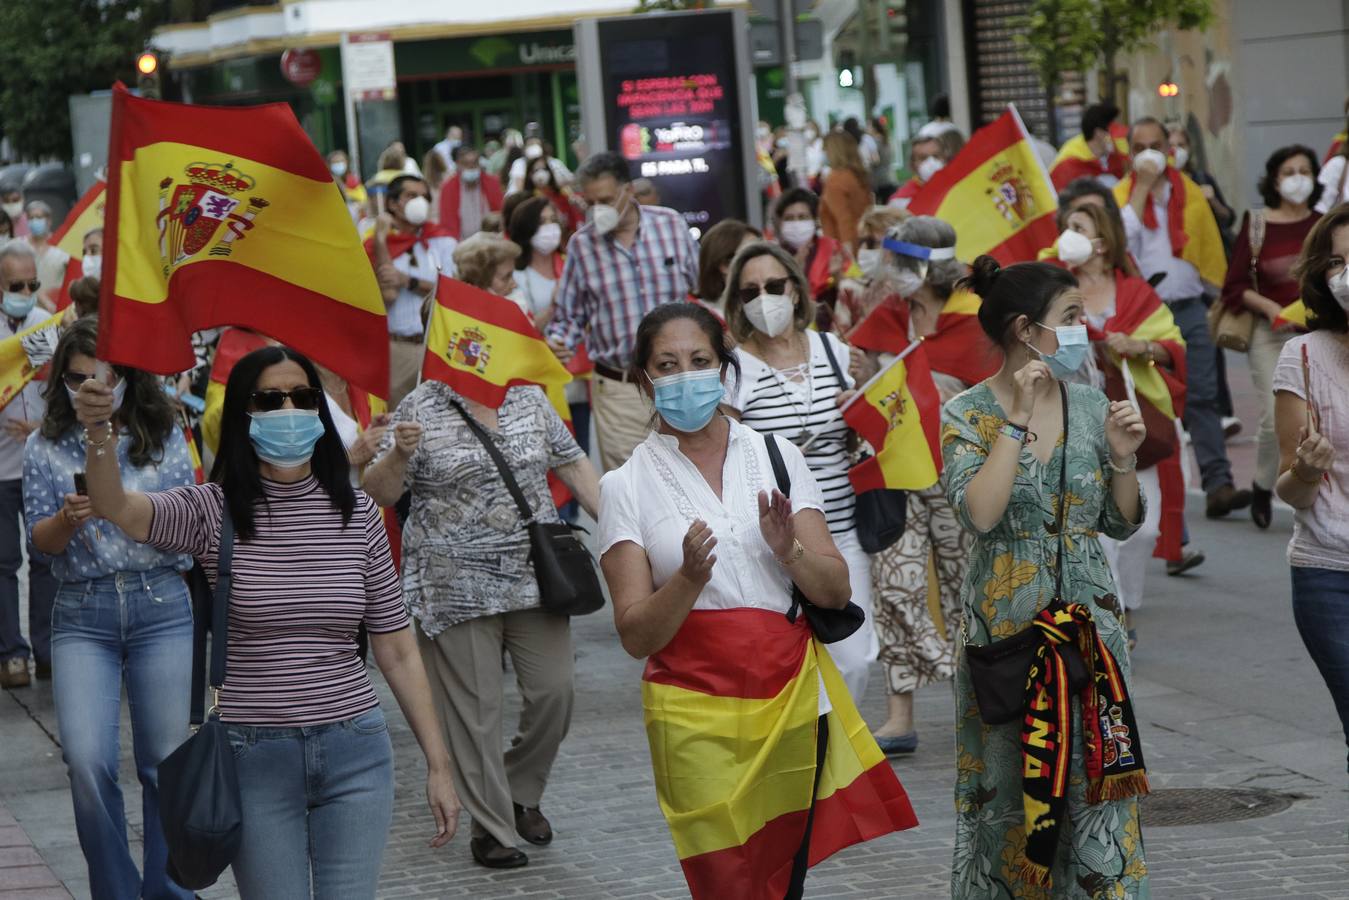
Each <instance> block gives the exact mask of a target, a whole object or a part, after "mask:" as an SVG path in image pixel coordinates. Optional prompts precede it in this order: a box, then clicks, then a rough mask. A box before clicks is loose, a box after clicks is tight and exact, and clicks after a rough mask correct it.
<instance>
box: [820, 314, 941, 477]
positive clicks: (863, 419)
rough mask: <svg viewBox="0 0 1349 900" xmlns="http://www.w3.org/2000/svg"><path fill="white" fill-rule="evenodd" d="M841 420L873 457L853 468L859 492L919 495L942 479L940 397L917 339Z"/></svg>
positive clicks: (847, 407)
mask: <svg viewBox="0 0 1349 900" xmlns="http://www.w3.org/2000/svg"><path fill="white" fill-rule="evenodd" d="M843 420H844V421H845V422H847V423H848V424H849V425H850V426H852V429H853V430H854V431H856V432H857V433H858V434H859V435H861V436H862V438H863V439H865V440H866V441H867V442H868V443H870V444H871V447H872V450H873V451H874V452H875V455H874V456H871V457H869V458H868V459H864V460H863V461H862V462H860V463H858V464H857V465H855V466H853V467H852V470H851V471H849V473H848V478H849V479H850V480H851V481H852V485H853V489H854V490H855V491H857V492H858V493H861V492H863V491H871V490H876V489H879V488H887V489H890V490H912V491H921V490H924V489H926V488H930V487H932V485H934V484H936V483H937V478H938V476H939V475H941V467H942V458H941V395H940V394H939V393H937V386H936V385H935V384H934V383H933V382H932V371H931V369H930V368H929V367H928V361H927V354H926V353H925V352H924V348H923V340H922V339H921V338H920V339H918V340H916V341H914V342H913V343H912V344H910V345H909V347H908V348H907V349H905V350H904V352H902V353H900V354H899V355H898V356H896V357H895V359H894V361H893V362H891V363H890V365H888V366H886V367H885V368H884V369H882V370H881V371H879V372H877V373H876V375H875V376H874V377H873V378H872V379H871V380H870V381H868V382H867V383H866V384H864V385H863V386H862V387H861V388H860V389H859V390H858V393H857V395H856V396H855V397H853V398H852V399H851V400H849V401H848V403H846V404H844V406H843Z"/></svg>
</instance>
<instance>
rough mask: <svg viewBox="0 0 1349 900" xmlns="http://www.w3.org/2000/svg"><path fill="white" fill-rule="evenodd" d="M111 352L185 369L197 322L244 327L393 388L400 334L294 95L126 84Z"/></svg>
mask: <svg viewBox="0 0 1349 900" xmlns="http://www.w3.org/2000/svg"><path fill="white" fill-rule="evenodd" d="M108 156H109V159H108V206H107V223H106V230H105V234H104V247H103V265H104V272H105V277H104V279H103V293H102V297H101V298H100V316H101V321H100V327H99V347H98V350H99V356H100V357H101V358H103V359H106V360H108V361H109V362H115V363H121V364H123V365H129V366H136V367H138V368H141V369H148V370H149V371H152V372H160V373H163V374H172V373H175V372H181V371H184V370H186V369H190V368H192V365H193V363H194V358H193V353H192V341H191V336H192V332H194V331H198V330H200V329H203V328H212V327H215V326H219V325H240V326H243V327H245V328H251V329H253V330H254V331H258V332H260V333H262V334H266V335H269V336H270V337H273V338H275V339H277V340H278V341H280V342H281V343H283V344H286V345H288V346H291V347H294V348H295V349H296V350H299V351H300V352H301V353H304V354H305V355H307V356H310V357H312V358H313V359H314V360H315V361H317V362H319V363H322V364H323V365H324V366H327V367H328V368H329V369H332V370H333V371H334V372H337V373H338V374H340V375H342V377H344V378H345V379H347V381H350V382H352V383H353V384H356V385H359V386H360V387H362V388H364V389H365V390H368V391H370V392H372V393H374V394H376V395H379V396H383V395H384V394H386V393H387V392H388V384H389V339H388V331H387V326H386V324H385V316H384V301H383V299H382V298H381V297H380V292H379V286H378V284H377V283H376V282H375V273H374V271H373V270H372V269H371V267H370V262H369V260H368V259H367V258H366V255H365V253H364V251H363V250H362V249H361V242H360V240H359V238H357V236H356V229H355V227H354V226H353V225H352V222H351V216H350V214H348V212H347V207H346V204H345V203H344V202H343V200H342V193H341V191H339V190H338V188H337V185H336V184H335V183H334V182H333V179H332V175H331V174H330V173H329V171H328V166H327V165H326V164H325V163H324V161H323V158H322V157H321V156H319V154H318V151H317V150H315V149H314V145H313V144H312V143H310V141H309V137H308V136H307V135H306V134H305V133H304V129H302V128H301V127H300V123H299V122H297V121H296V120H295V114H294V113H292V112H291V109H290V107H289V106H288V105H286V104H284V103H272V104H267V105H265V106H253V107H231V108H221V107H209V106H188V105H183V104H179V103H164V102H160V101H157V100H142V99H140V98H136V97H132V96H131V95H130V94H129V93H127V91H126V89H125V88H123V87H122V86H120V85H119V86H118V87H117V88H116V89H115V90H114V91H113V101H112V137H111V140H110V143H109V151H108Z"/></svg>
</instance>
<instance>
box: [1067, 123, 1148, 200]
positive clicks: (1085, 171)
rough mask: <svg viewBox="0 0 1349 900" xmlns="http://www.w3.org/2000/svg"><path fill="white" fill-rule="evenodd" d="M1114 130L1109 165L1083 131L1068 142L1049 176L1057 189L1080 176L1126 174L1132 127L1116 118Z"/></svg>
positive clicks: (1107, 160)
mask: <svg viewBox="0 0 1349 900" xmlns="http://www.w3.org/2000/svg"><path fill="white" fill-rule="evenodd" d="M1110 134H1111V136H1112V137H1113V138H1114V139H1115V142H1114V143H1115V145H1114V147H1112V148H1111V150H1110V153H1109V154H1108V155H1107V156H1106V160H1105V165H1102V164H1101V160H1100V159H1098V158H1097V157H1096V154H1095V153H1092V151H1091V147H1089V146H1088V145H1087V139H1086V137H1084V136H1083V135H1080V134H1078V135H1074V136H1073V137H1071V138H1069V139H1068V140H1067V141H1065V142H1064V144H1063V146H1062V147H1060V148H1059V153H1058V156H1056V157H1054V165H1052V166H1051V167H1050V169H1049V179H1050V181H1052V182H1053V183H1054V189H1055V190H1056V191H1061V190H1063V189H1064V188H1066V187H1067V186H1068V185H1069V184H1070V183H1072V182H1073V181H1075V180H1076V179H1078V178H1100V177H1101V176H1102V175H1113V176H1115V177H1116V178H1123V177H1124V175H1125V173H1126V172H1128V170H1129V130H1128V128H1127V127H1125V126H1124V125H1123V124H1120V123H1118V122H1112V123H1111V125H1110Z"/></svg>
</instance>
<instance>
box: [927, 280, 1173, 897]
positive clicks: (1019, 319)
mask: <svg viewBox="0 0 1349 900" xmlns="http://www.w3.org/2000/svg"><path fill="white" fill-rule="evenodd" d="M968 281H969V287H970V288H971V289H972V290H973V291H974V292H975V293H977V294H979V295H980V297H982V298H983V305H982V307H981V309H980V312H979V319H980V323H981V324H982V325H983V327H984V330H985V331H986V332H987V333H988V334H989V336H990V337H991V338H992V339H993V340H994V341H996V342H997V343H998V344H999V345H1000V346H1001V347H1002V348H1003V350H1004V353H1005V357H1006V361H1005V363H1004V365H1003V367H1002V369H1001V370H1000V371H999V372H998V373H997V374H996V375H994V376H993V377H992V378H990V379H988V380H987V381H985V382H983V383H982V384H979V385H976V386H975V387H973V388H971V389H970V390H968V391H966V392H964V393H963V394H960V395H959V396H957V397H955V398H953V399H952V400H951V401H950V402H949V403H948V404H947V405H946V407H945V411H944V430H943V438H942V443H943V451H944V456H945V465H946V477H947V479H948V484H947V495H948V497H949V499H950V501H951V505H952V506H953V507H954V508H955V509H956V511H957V513H958V515H959V517H960V519H961V521H962V523H963V524H964V526H965V527H966V528H967V529H969V530H970V531H971V532H972V533H973V534H974V535H975V536H976V539H975V546H974V550H973V553H972V555H971V560H970V569H969V574H968V576H967V578H966V580H965V586H964V590H963V606H964V621H965V625H964V628H965V640H967V641H968V642H969V643H970V644H972V645H981V644H988V643H991V642H994V641H998V640H1003V639H1006V638H1008V637H1011V636H1012V635H1014V634H1016V633H1017V632H1019V631H1021V630H1022V629H1024V628H1027V627H1028V626H1030V625H1031V623H1032V620H1034V619H1035V617H1036V615H1037V614H1038V613H1039V612H1040V611H1041V610H1043V609H1044V608H1045V607H1046V605H1047V604H1048V603H1049V601H1050V599H1051V598H1052V597H1053V594H1054V585H1055V560H1056V557H1057V555H1058V547H1059V541H1058V539H1057V536H1056V535H1055V533H1054V532H1055V530H1056V522H1057V517H1058V515H1059V484H1060V468H1061V466H1062V465H1063V464H1064V461H1065V459H1066V465H1067V467H1068V471H1067V479H1066V483H1067V491H1066V494H1067V503H1066V507H1067V508H1066V517H1067V518H1066V521H1067V526H1066V529H1065V548H1066V549H1065V554H1064V560H1063V584H1064V587H1063V601H1064V602H1065V603H1067V604H1081V605H1082V606H1084V607H1086V610H1087V611H1089V613H1090V620H1091V621H1092V622H1094V624H1095V626H1096V631H1097V634H1098V635H1099V637H1100V639H1101V642H1102V644H1103V645H1104V647H1105V648H1106V649H1107V650H1108V651H1109V655H1110V656H1112V657H1113V660H1114V661H1115V662H1116V664H1117V666H1118V671H1119V674H1120V675H1122V680H1123V684H1124V685H1125V686H1127V685H1128V682H1129V659H1128V652H1127V649H1126V646H1125V643H1126V638H1125V633H1124V630H1123V626H1122V623H1121V619H1120V610H1119V605H1118V602H1117V601H1116V597H1115V584H1114V580H1113V578H1112V577H1111V574H1110V570H1109V568H1108V567H1107V565H1106V561H1105V556H1104V554H1103V553H1102V550H1101V545H1100V542H1099V541H1098V540H1097V536H1098V535H1099V534H1101V533H1104V534H1106V535H1109V536H1110V537H1112V538H1116V539H1118V540H1123V539H1124V538H1127V537H1128V536H1129V535H1131V534H1132V533H1133V532H1134V531H1135V530H1136V529H1137V527H1138V523H1140V522H1141V521H1142V519H1143V499H1142V496H1141V494H1140V492H1139V488H1138V479H1137V477H1136V475H1135V472H1134V451H1135V450H1136V449H1137V448H1138V446H1139V444H1140V443H1141V442H1142V439H1143V437H1144V435H1145V434H1146V429H1145V427H1144V425H1143V423H1142V419H1141V417H1140V416H1139V414H1138V412H1137V411H1136V410H1135V409H1134V407H1133V406H1132V405H1130V404H1128V403H1111V402H1110V401H1108V400H1107V399H1106V398H1105V396H1104V395H1103V394H1101V393H1100V392H1099V391H1097V390H1095V389H1093V388H1090V387H1086V386H1083V385H1077V384H1070V385H1067V390H1068V393H1067V398H1068V409H1069V412H1068V426H1069V440H1068V442H1067V444H1068V445H1067V446H1066V447H1065V446H1064V443H1063V441H1062V436H1063V409H1062V402H1061V399H1060V393H1059V390H1060V389H1059V384H1060V380H1061V379H1065V378H1067V377H1068V376H1069V375H1071V374H1072V372H1073V371H1075V370H1076V369H1077V367H1078V366H1079V365H1080V364H1081V360H1082V358H1083V352H1082V351H1081V350H1079V349H1078V348H1079V347H1082V348H1085V343H1081V344H1079V343H1078V342H1079V341H1080V340H1084V339H1083V336H1082V334H1081V331H1079V329H1078V327H1077V326H1079V325H1081V324H1082V313H1083V298H1082V295H1081V293H1080V292H1079V291H1078V289H1077V282H1076V280H1075V279H1074V278H1073V276H1072V275H1071V274H1070V273H1068V272H1067V271H1065V270H1063V269H1059V268H1057V267H1054V266H1050V265H1046V264H1043V263H1022V264H1019V265H1014V266H1011V267H1009V268H1007V269H999V267H998V264H997V263H996V262H995V261H994V260H993V259H992V258H990V257H980V258H979V259H978V260H976V261H975V264H974V268H973V273H972V274H971V275H970V277H969V279H968ZM1084 615H1085V614H1084ZM957 665H958V668H957V671H956V738H957V746H956V758H957V769H958V776H957V781H956V798H955V799H956V846H955V861H954V868H953V871H952V876H951V895H952V897H953V898H955V900H966V898H981V900H982V898H988V900H1013V898H1016V900H1020V898H1072V900H1079V898H1080V900H1088V898H1090V900H1096V898H1148V897H1150V896H1151V895H1150V892H1149V889H1148V880H1147V866H1146V864H1145V863H1144V860H1143V840H1142V836H1141V833H1140V831H1139V823H1138V805H1137V799H1136V797H1135V796H1133V793H1141V792H1145V791H1146V778H1145V776H1144V775H1143V770H1142V755H1141V749H1142V748H1141V747H1140V746H1138V738H1137V735H1136V734H1130V730H1129V729H1125V730H1123V731H1122V732H1112V731H1107V732H1105V734H1106V738H1105V743H1106V744H1108V745H1112V746H1113V735H1115V734H1122V735H1123V737H1122V738H1121V744H1120V745H1119V746H1120V747H1121V748H1122V752H1123V753H1124V754H1125V755H1128V754H1129V753H1130V748H1131V747H1132V748H1133V750H1134V751H1136V752H1137V754H1138V755H1137V765H1138V768H1137V770H1136V773H1135V774H1134V775H1133V776H1132V778H1133V779H1135V780H1133V781H1130V782H1129V787H1127V788H1124V789H1122V790H1120V791H1116V792H1115V793H1116V794H1118V793H1124V792H1125V791H1127V792H1129V796H1126V797H1123V798H1122V799H1104V800H1102V799H1101V798H1100V796H1095V797H1094V799H1096V801H1097V802H1095V803H1091V802H1089V796H1092V795H1093V794H1095V795H1100V794H1101V788H1100V783H1099V782H1100V779H1099V778H1097V779H1096V782H1095V783H1092V779H1091V778H1090V777H1089V775H1088V765H1087V757H1088V754H1087V752H1086V750H1085V748H1084V739H1083V733H1084V728H1083V726H1082V723H1083V720H1082V718H1081V717H1080V714H1081V704H1080V702H1079V700H1078V697H1077V696H1076V695H1074V696H1073V698H1072V700H1071V704H1072V706H1071V719H1070V721H1071V722H1072V723H1073V724H1072V735H1073V739H1072V742H1071V756H1070V757H1069V760H1068V769H1067V778H1066V782H1065V783H1066V788H1065V789H1063V792H1064V793H1066V801H1065V800H1060V801H1059V802H1060V803H1062V804H1063V805H1064V806H1066V816H1063V815H1060V816H1058V817H1056V818H1060V819H1065V821H1063V822H1062V824H1061V825H1058V824H1055V825H1054V826H1053V827H1055V828H1057V836H1056V842H1051V843H1049V844H1048V845H1047V847H1046V846H1045V843H1044V842H1045V838H1044V837H1043V836H1038V837H1037V838H1036V839H1035V840H1036V841H1037V842H1038V843H1040V845H1041V847H1040V849H1039V851H1038V852H1039V853H1040V854H1041V855H1044V856H1046V857H1052V861H1051V859H1049V858H1046V859H1044V863H1045V865H1046V866H1047V867H1048V873H1047V877H1046V876H1045V873H1044V870H1043V869H1041V877H1040V878H1039V879H1037V878H1034V877H1029V876H1028V875H1027V874H1026V873H1027V860H1028V855H1027V851H1028V846H1027V840H1026V835H1027V819H1028V814H1029V812H1030V810H1031V808H1032V807H1033V806H1034V801H1032V800H1023V766H1025V767H1029V766H1030V765H1032V764H1033V760H1032V759H1031V757H1030V756H1028V755H1025V754H1023V727H1022V723H1021V722H1020V720H1018V721H1015V722H1012V723H1010V724H1007V725H996V726H988V725H984V724H983V723H982V721H981V720H980V716H979V710H978V708H977V706H976V703H975V693H974V689H973V686H972V682H971V678H970V667H969V663H968V660H967V659H966V655H965V653H964V651H963V649H962V650H961V652H960V653H959V659H958V663H957ZM1123 705H1124V706H1125V707H1126V709H1127V696H1126V697H1125V700H1124V704H1123ZM1113 711H1116V710H1114V709H1112V712H1113ZM1126 715H1127V714H1126ZM1126 721H1128V720H1127V719H1126ZM1106 724H1107V727H1108V725H1109V723H1108V722H1107V723H1106ZM1128 724H1130V725H1132V722H1131V721H1129V722H1128ZM1024 730H1029V729H1024ZM1098 746H1099V745H1098ZM1097 758H1098V759H1099V758H1100V757H1099V754H1098V756H1097ZM1027 781H1029V779H1027ZM1092 788H1094V789H1095V790H1094V791H1093V790H1092ZM1029 790H1030V789H1029V788H1027V792H1029ZM1106 795H1107V796H1109V792H1107V794H1106ZM1027 796H1029V793H1027ZM1030 819H1031V821H1032V822H1037V818H1036V817H1035V816H1034V815H1030ZM1038 821H1039V822H1041V823H1043V822H1048V821H1052V820H1051V819H1050V818H1049V817H1048V816H1045V817H1044V818H1043V819H1039V820H1038ZM1031 830H1032V832H1034V831H1038V830H1040V829H1039V828H1038V827H1036V828H1032V829H1031ZM1046 850H1047V852H1046ZM1046 882H1047V883H1046Z"/></svg>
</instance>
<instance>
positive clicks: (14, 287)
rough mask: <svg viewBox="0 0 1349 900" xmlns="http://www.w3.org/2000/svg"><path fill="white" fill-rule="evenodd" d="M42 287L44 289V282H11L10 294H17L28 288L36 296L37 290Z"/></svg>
mask: <svg viewBox="0 0 1349 900" xmlns="http://www.w3.org/2000/svg"><path fill="white" fill-rule="evenodd" d="M40 287H42V282H40V281H37V280H36V279H34V280H33V281H11V282H10V283H9V292H10V293H11V294H17V293H19V292H20V291H22V290H23V289H24V288H28V290H29V291H31V292H33V293H34V294H36V293H37V289H38V288H40Z"/></svg>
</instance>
